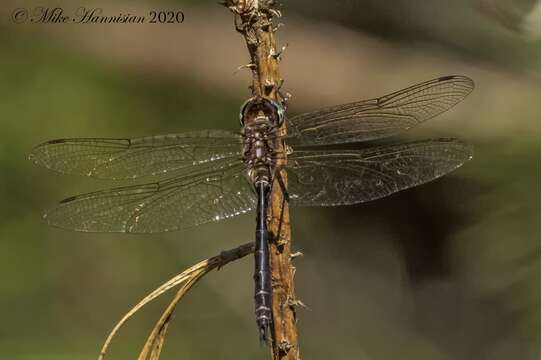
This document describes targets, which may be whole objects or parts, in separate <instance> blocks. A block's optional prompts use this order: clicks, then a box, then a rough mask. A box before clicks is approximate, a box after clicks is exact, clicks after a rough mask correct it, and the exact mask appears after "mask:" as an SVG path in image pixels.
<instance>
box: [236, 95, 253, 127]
mask: <svg viewBox="0 0 541 360" xmlns="http://www.w3.org/2000/svg"><path fill="white" fill-rule="evenodd" d="M253 100H254V99H253V98H250V99H248V100H246V101H245V102H244V103H243V104H242V106H241V107H240V114H239V119H240V124H241V125H242V126H244V115H245V113H246V108H247V107H248V105H249V104H250V103H251V102H252V101H253Z"/></svg>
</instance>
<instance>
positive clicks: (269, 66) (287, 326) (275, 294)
mask: <svg viewBox="0 0 541 360" xmlns="http://www.w3.org/2000/svg"><path fill="white" fill-rule="evenodd" d="M224 5H225V6H227V7H228V8H229V9H230V10H231V11H232V12H233V13H234V14H235V25H236V27H237V30H238V31H239V32H240V33H241V34H242V35H243V36H244V39H245V41H246V45H247V48H248V52H249V54H250V59H251V62H250V64H249V65H247V67H249V68H250V69H251V71H252V78H253V81H252V86H251V89H252V96H263V97H266V98H270V99H273V100H275V101H278V102H280V103H282V104H284V102H285V99H284V98H283V96H282V95H281V93H280V87H281V86H282V83H283V80H282V78H281V77H280V73H279V68H278V64H279V61H280V50H279V49H278V48H277V46H276V38H275V32H276V28H275V24H274V23H273V20H274V18H276V17H279V16H280V15H281V14H280V12H279V11H278V10H276V8H275V3H274V1H273V0H226V1H225V3H224ZM281 130H282V134H284V135H285V134H286V128H285V124H284V126H283V129H281ZM276 146H277V147H278V148H277V149H276V151H277V152H278V153H280V154H284V156H280V157H279V158H280V159H279V160H278V163H277V166H276V167H277V169H283V168H284V166H285V165H286V163H287V156H286V153H287V151H286V149H285V146H284V144H283V142H281V141H278V142H277V144H276ZM278 171H280V175H281V178H282V183H283V185H284V186H286V187H287V174H286V172H285V171H283V170H278ZM270 197H271V198H270V206H269V210H268V214H267V217H268V226H269V232H270V239H271V240H270V256H271V259H270V263H271V271H272V288H273V289H272V303H273V306H272V307H273V330H272V339H271V353H272V358H273V360H298V359H299V346H298V333H297V320H296V314H295V306H296V304H297V303H298V302H297V301H296V297H295V291H294V282H293V278H294V275H295V268H294V267H293V264H292V257H291V229H290V221H289V207H288V204H287V201H286V200H285V198H284V192H283V189H282V187H281V186H279V185H278V184H277V181H275V182H274V185H273V189H272V192H271V195H270Z"/></svg>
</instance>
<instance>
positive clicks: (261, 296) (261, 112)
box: [29, 75, 474, 340]
mask: <svg viewBox="0 0 541 360" xmlns="http://www.w3.org/2000/svg"><path fill="white" fill-rule="evenodd" d="M473 88H474V83H473V81H472V80H471V79H470V78H468V77H465V76H460V75H453V76H444V77H440V78H436V79H433V80H430V81H426V82H423V83H420V84H417V85H413V86H410V87H408V88H405V89H403V90H400V91H397V92H394V93H392V94H389V95H386V96H383V97H379V98H374V99H371V100H363V101H358V102H352V103H348V104H343V105H338V106H333V107H328V108H324V109H321V110H318V111H314V112H309V113H305V114H301V115H297V116H293V117H291V118H286V116H285V112H286V111H285V110H286V109H285V107H284V106H283V105H282V104H281V103H278V102H276V101H273V100H271V99H268V98H265V97H260V96H256V97H252V98H250V99H248V100H247V101H246V102H245V103H244V104H243V105H242V107H241V111H240V122H241V131H240V133H234V132H228V131H223V130H201V131H192V132H186V133H180V134H172V135H162V136H150V137H142V138H133V139H119V138H117V139H106V138H73V139H59V140H52V141H48V142H45V143H43V144H41V145H38V146H37V147H35V148H34V149H33V151H32V152H31V154H30V155H29V158H30V159H31V160H33V161H34V162H35V163H37V164H39V165H42V166H44V167H46V168H48V169H51V170H54V171H57V172H60V173H64V174H78V175H83V176H89V177H93V178H99V179H110V180H135V181H138V179H139V178H144V177H148V178H152V179H151V180H147V181H146V182H145V181H141V183H140V184H136V185H131V186H123V187H116V188H112V189H107V190H101V191H97V192H91V193H87V194H82V195H78V196H73V197H69V198H66V199H64V200H62V201H61V202H60V203H59V205H58V206H57V207H55V208H53V209H52V210H50V211H48V212H47V213H46V214H45V215H44V218H45V220H46V221H47V222H48V223H49V224H50V225H53V226H57V227H61V228H65V229H71V230H76V231H82V232H118V233H156V232H167V231H173V230H179V229H182V228H187V227H192V226H196V225H200V224H203V223H208V222H213V221H219V220H223V219H227V218H231V217H234V216H237V215H241V214H245V213H248V212H251V211H253V210H255V212H256V233H255V272H254V280H255V294H254V299H255V309H256V310H255V315H256V323H257V328H258V333H259V336H260V338H261V339H262V340H267V339H268V338H269V335H270V328H271V326H272V297H271V291H272V279H271V269H270V263H269V231H268V228H267V221H266V218H267V217H266V215H267V210H268V207H269V193H270V191H271V188H272V186H273V184H275V183H276V182H280V181H279V180H280V177H281V175H280V173H281V171H283V170H285V172H286V174H287V186H283V189H282V190H283V191H284V195H287V196H285V198H286V199H287V201H288V203H289V205H291V206H338V205H351V204H358V203H363V202H367V201H371V200H375V199H379V198H383V197H385V196H388V195H391V194H393V193H396V192H398V191H401V190H404V189H408V188H411V187H413V186H417V185H420V184H424V183H426V182H429V181H431V180H434V179H436V178H439V177H441V176H443V175H445V174H447V173H449V172H451V171H453V170H455V169H457V168H459V167H460V166H461V165H463V164H464V163H465V162H466V161H468V160H469V159H471V157H472V148H471V146H469V145H467V144H465V143H463V142H461V141H459V140H457V139H432V140H425V141H413V142H406V143H404V142H398V143H396V142H395V143H391V144H386V145H381V144H380V145H375V144H372V145H370V144H371V143H370V142H373V141H375V140H379V139H384V138H387V137H391V136H394V135H398V134H399V133H401V132H404V131H406V130H408V129H410V128H413V127H415V126H416V125H419V124H421V123H423V122H424V121H426V120H428V119H430V118H433V117H435V116H437V115H439V114H441V113H443V112H445V111H447V110H449V109H450V108H451V107H453V106H454V105H456V104H457V103H459V102H460V101H462V100H463V99H464V98H465V97H466V96H467V95H468V94H470V93H471V92H472V91H473ZM284 127H285V128H286V129H287V131H286V132H283V131H281V129H283V128H284ZM280 142H281V144H282V145H284V146H285V147H282V148H285V149H286V151H287V152H286V153H284V152H283V151H277V149H278V148H279V147H278V145H279V144H280ZM363 142H368V144H369V145H368V146H365V147H362V148H356V149H343V150H340V149H335V148H336V147H339V145H345V144H350V143H352V144H354V143H363ZM344 148H346V146H344ZM348 148H349V147H348ZM285 156H287V163H286V165H285V166H281V165H280V166H279V165H278V164H279V163H280V160H281V159H283V158H284V157H285ZM277 180H278V181H277Z"/></svg>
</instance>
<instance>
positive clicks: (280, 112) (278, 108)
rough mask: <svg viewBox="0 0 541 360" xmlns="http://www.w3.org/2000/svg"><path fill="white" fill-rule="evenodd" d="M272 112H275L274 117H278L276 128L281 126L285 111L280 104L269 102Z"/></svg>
mask: <svg viewBox="0 0 541 360" xmlns="http://www.w3.org/2000/svg"><path fill="white" fill-rule="evenodd" d="M271 104H272V106H273V107H274V110H276V115H277V116H278V126H282V125H283V124H284V120H285V114H286V109H285V108H284V106H283V105H282V104H280V103H279V102H276V101H271Z"/></svg>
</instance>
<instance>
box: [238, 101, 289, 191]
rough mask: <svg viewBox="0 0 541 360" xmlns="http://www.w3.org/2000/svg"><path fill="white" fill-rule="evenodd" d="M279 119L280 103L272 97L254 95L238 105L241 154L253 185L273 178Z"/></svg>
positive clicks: (268, 181)
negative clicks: (240, 106) (239, 107)
mask: <svg viewBox="0 0 541 360" xmlns="http://www.w3.org/2000/svg"><path fill="white" fill-rule="evenodd" d="M282 122H283V107H282V106H280V105H279V104H277V103H276V102H274V101H272V100H269V99H265V98H262V97H254V98H251V99H249V100H248V101H247V102H246V103H245V104H244V105H243V106H242V108H241V124H242V125H243V127H242V136H243V139H244V142H243V158H244V162H245V164H246V167H247V169H248V176H249V177H250V179H251V181H252V183H253V184H254V185H258V184H259V183H261V182H263V183H267V184H268V183H270V181H271V179H272V174H273V173H274V168H275V166H276V156H275V154H276V152H275V149H276V145H277V141H278V135H277V134H278V132H279V128H280V126H281V125H282Z"/></svg>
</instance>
